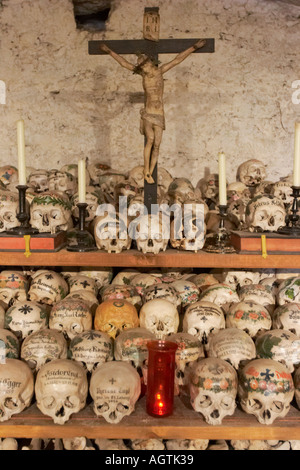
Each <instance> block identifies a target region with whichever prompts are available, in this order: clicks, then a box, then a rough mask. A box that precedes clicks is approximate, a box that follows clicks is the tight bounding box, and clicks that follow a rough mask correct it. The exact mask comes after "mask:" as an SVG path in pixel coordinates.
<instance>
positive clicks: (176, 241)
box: [170, 203, 206, 252]
mask: <svg viewBox="0 0 300 470" xmlns="http://www.w3.org/2000/svg"><path fill="white" fill-rule="evenodd" d="M188 206H190V208H188ZM193 206H194V207H193ZM205 235H206V224H205V210H204V204H200V203H195V204H193V205H192V204H185V205H184V211H183V214H182V217H181V218H180V217H179V218H178V217H174V220H173V221H172V222H171V226H170V243H171V246H172V247H173V248H177V249H182V250H186V251H194V252H197V251H199V250H201V249H202V248H203V246H204V243H205Z"/></svg>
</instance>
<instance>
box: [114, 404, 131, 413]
mask: <svg viewBox="0 0 300 470" xmlns="http://www.w3.org/2000/svg"><path fill="white" fill-rule="evenodd" d="M128 410H129V406H127V405H123V404H122V403H118V405H117V411H119V413H126V411H128Z"/></svg>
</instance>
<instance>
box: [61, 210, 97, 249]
mask: <svg viewBox="0 0 300 470" xmlns="http://www.w3.org/2000/svg"><path fill="white" fill-rule="evenodd" d="M87 206H88V205H87V204H86V203H84V202H79V203H78V204H77V207H78V210H79V227H78V229H75V230H71V231H70V232H68V238H69V245H68V246H67V250H68V251H82V252H84V251H94V250H96V249H97V247H96V245H95V241H94V238H93V235H92V234H91V233H90V232H88V231H87V230H86V229H85V215H86V208H87Z"/></svg>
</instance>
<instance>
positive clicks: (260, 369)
mask: <svg viewBox="0 0 300 470" xmlns="http://www.w3.org/2000/svg"><path fill="white" fill-rule="evenodd" d="M238 396H239V400H240V404H241V407H242V409H243V410H244V411H245V412H246V413H248V414H253V415H254V416H255V417H256V419H257V420H258V421H259V422H260V423H261V424H267V425H270V424H272V423H273V422H274V421H275V419H277V418H279V417H284V416H286V414H287V413H288V412H289V410H290V403H291V401H292V399H293V397H294V383H293V379H292V376H291V374H290V372H289V371H288V369H287V368H286V367H285V366H284V365H283V364H281V363H280V362H277V361H274V360H272V359H254V360H253V361H250V362H249V363H248V364H247V365H246V366H244V368H243V369H242V370H241V371H240V376H239V388H238Z"/></svg>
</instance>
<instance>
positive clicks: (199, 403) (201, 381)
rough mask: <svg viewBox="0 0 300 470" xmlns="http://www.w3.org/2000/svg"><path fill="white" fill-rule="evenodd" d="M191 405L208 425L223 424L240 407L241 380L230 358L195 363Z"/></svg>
mask: <svg viewBox="0 0 300 470" xmlns="http://www.w3.org/2000/svg"><path fill="white" fill-rule="evenodd" d="M190 380H191V382H190V396H191V404H192V407H193V408H194V410H195V411H197V412H198V413H201V414H202V415H203V417H204V419H205V421H206V422H207V423H208V424H212V425H220V424H221V423H222V421H223V419H224V418H225V416H231V415H233V413H234V411H235V408H236V402H235V399H236V395H237V388H238V379H237V373H236V371H235V369H234V368H233V367H232V366H231V365H230V364H229V363H228V362H226V361H223V360H222V359H218V358H214V357H213V358H212V357H209V358H207V359H202V360H199V361H198V362H195V363H194V364H193V366H192V370H191V375H190Z"/></svg>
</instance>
